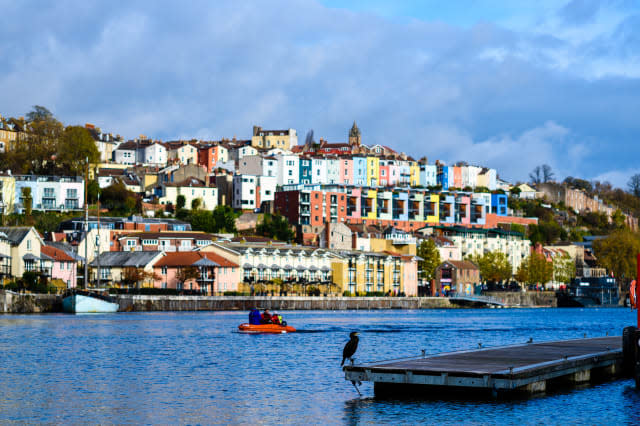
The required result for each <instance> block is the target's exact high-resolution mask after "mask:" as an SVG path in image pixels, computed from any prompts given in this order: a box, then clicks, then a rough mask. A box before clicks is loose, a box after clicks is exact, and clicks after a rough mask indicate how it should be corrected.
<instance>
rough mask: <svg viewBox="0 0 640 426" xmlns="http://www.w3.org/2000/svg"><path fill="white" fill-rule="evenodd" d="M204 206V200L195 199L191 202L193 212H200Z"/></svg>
mask: <svg viewBox="0 0 640 426" xmlns="http://www.w3.org/2000/svg"><path fill="white" fill-rule="evenodd" d="M201 204H202V198H194V199H193V200H191V210H198V209H199V208H200V205H201Z"/></svg>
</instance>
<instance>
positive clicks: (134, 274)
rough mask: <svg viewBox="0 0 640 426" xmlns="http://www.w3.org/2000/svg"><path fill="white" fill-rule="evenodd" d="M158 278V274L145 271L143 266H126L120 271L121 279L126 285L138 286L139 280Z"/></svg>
mask: <svg viewBox="0 0 640 426" xmlns="http://www.w3.org/2000/svg"><path fill="white" fill-rule="evenodd" d="M159 279H160V277H159V276H158V275H156V274H154V273H153V272H148V271H145V270H144V269H143V268H135V267H128V268H124V270H123V271H122V278H121V281H122V283H123V284H126V285H127V286H128V287H133V286H134V287H135V288H140V287H139V286H140V282H144V281H149V280H159Z"/></svg>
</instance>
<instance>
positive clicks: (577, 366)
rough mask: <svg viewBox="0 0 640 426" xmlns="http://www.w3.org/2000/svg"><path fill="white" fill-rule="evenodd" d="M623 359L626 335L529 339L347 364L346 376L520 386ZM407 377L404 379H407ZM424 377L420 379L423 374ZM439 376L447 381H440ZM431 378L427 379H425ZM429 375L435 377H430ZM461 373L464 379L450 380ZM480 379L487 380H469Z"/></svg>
mask: <svg viewBox="0 0 640 426" xmlns="http://www.w3.org/2000/svg"><path fill="white" fill-rule="evenodd" d="M621 359H622V338H621V337H619V336H618V337H600V338H591V339H577V340H565V341H555V342H541V343H530V344H523V345H514V346H505V347H497V348H485V349H476V350H470V351H463V352H453V353H445V354H437V355H430V356H427V357H425V358H410V359H403V360H391V361H382V362H377V363H370V364H363V365H353V366H347V367H345V378H346V379H347V380H359V381H373V382H381V383H385V382H387V383H398V382H399V381H400V382H402V381H404V382H405V383H412V384H427V385H437V386H459V387H464V386H472V387H485V388H489V387H493V388H496V387H498V388H504V389H515V388H517V387H521V386H524V385H526V384H528V383H533V382H536V381H540V380H546V379H549V378H555V377H561V376H563V375H568V374H572V373H575V372H578V371H585V370H590V369H592V368H598V367H607V366H610V365H613V364H616V363H619V362H620V361H621ZM403 376H404V378H403ZM421 376H422V379H416V377H421ZM438 376H439V377H442V378H443V379H442V380H441V381H440V382H439V381H438ZM425 377H427V379H425ZM429 377H430V378H429ZM447 377H452V378H453V377H458V378H459V380H457V381H456V380H447ZM473 377H475V378H477V377H481V378H483V380H482V381H481V382H478V381H477V380H473V381H469V380H467V381H465V379H464V378H473Z"/></svg>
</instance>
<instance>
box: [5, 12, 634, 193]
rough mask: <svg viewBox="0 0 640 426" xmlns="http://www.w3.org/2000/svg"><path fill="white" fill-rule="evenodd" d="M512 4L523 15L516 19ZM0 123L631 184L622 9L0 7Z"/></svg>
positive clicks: (627, 33)
mask: <svg viewBox="0 0 640 426" xmlns="http://www.w3.org/2000/svg"><path fill="white" fill-rule="evenodd" d="M520 3H530V5H528V6H521V5H520ZM0 10H1V11H2V12H1V15H0V40H1V42H0V93H1V95H0V114H2V115H4V116H21V115H24V114H25V113H26V112H28V111H29V110H30V109H31V106H32V105H36V104H37V105H43V106H46V107H47V108H49V109H50V110H51V111H52V112H53V113H54V114H55V115H56V117H57V118H58V119H60V120H61V121H62V122H64V123H65V124H84V123H87V122H89V123H93V124H95V125H97V126H99V127H101V128H102V129H103V130H104V131H109V132H113V133H119V134H121V135H123V136H125V137H127V138H133V137H136V136H137V135H140V134H144V135H147V136H149V137H152V138H157V139H163V140H170V139H175V138H192V137H197V138H202V139H218V138H221V137H233V136H237V137H239V138H248V137H249V136H250V134H251V127H252V125H254V124H256V125H262V126H263V127H264V128H288V127H293V128H295V129H297V130H298V133H299V135H300V136H299V137H300V139H301V140H304V135H305V134H306V132H307V131H308V130H309V129H314V131H315V135H316V138H319V137H323V138H325V139H328V140H329V141H332V142H339V141H345V140H346V138H347V132H348V129H349V127H350V126H351V123H352V122H353V121H354V120H356V121H357V123H358V125H359V126H360V128H361V130H362V133H363V142H364V143H366V144H374V143H380V144H385V145H388V146H391V147H393V148H395V149H397V150H399V151H404V152H407V153H408V154H410V155H412V156H414V157H416V158H418V157H422V156H427V157H428V158H429V160H430V161H433V160H435V159H441V160H444V161H446V162H454V161H458V160H466V161H468V162H470V163H475V164H481V165H486V166H490V167H495V168H497V169H498V172H499V174H500V175H501V176H502V177H503V178H505V179H508V180H511V181H516V180H524V179H526V178H527V175H528V173H529V172H530V171H531V169H533V167H535V166H536V165H538V164H542V163H548V164H550V165H551V166H552V167H553V169H554V171H555V172H556V175H557V176H558V177H560V178H564V177H565V176H567V175H572V176H579V177H583V178H587V179H601V180H602V179H606V180H609V181H611V182H612V183H614V184H615V185H618V186H625V185H626V182H627V180H628V178H629V176H630V175H632V174H634V173H638V172H640V167H638V164H639V163H638V160H637V159H638V158H640V143H638V142H640V141H639V139H640V138H639V136H640V2H638V1H636V0H603V1H596V0H572V1H568V0H566V1H563V0H553V1H550V0H537V1H535V2H512V1H507V0H503V1H496V0H466V1H462V0H461V1H455V2H443V1H441V0H415V1H404V2H402V1H393V2H390V1H386V0H378V1H376V0H366V1H365V0H353V1H337V0H324V1H303V0H276V1H266V0H256V1H249V0H243V1H237V0H232V1H224V0H216V1H197V0H189V1H186V2H176V1H170V2H169V1H167V2H163V1H145V2H141V1H118V0H115V1H101V2H98V1H86V0H80V1H64V0H63V1H55V2H43V1H40V0H35V1H28V0H21V1H14V0H0Z"/></svg>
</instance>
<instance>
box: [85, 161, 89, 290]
mask: <svg viewBox="0 0 640 426" xmlns="http://www.w3.org/2000/svg"><path fill="white" fill-rule="evenodd" d="M85 163H86V164H85V170H84V288H85V289H86V288H87V287H88V286H87V283H88V279H89V195H88V194H87V189H88V183H87V182H88V181H89V157H86V160H85Z"/></svg>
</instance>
